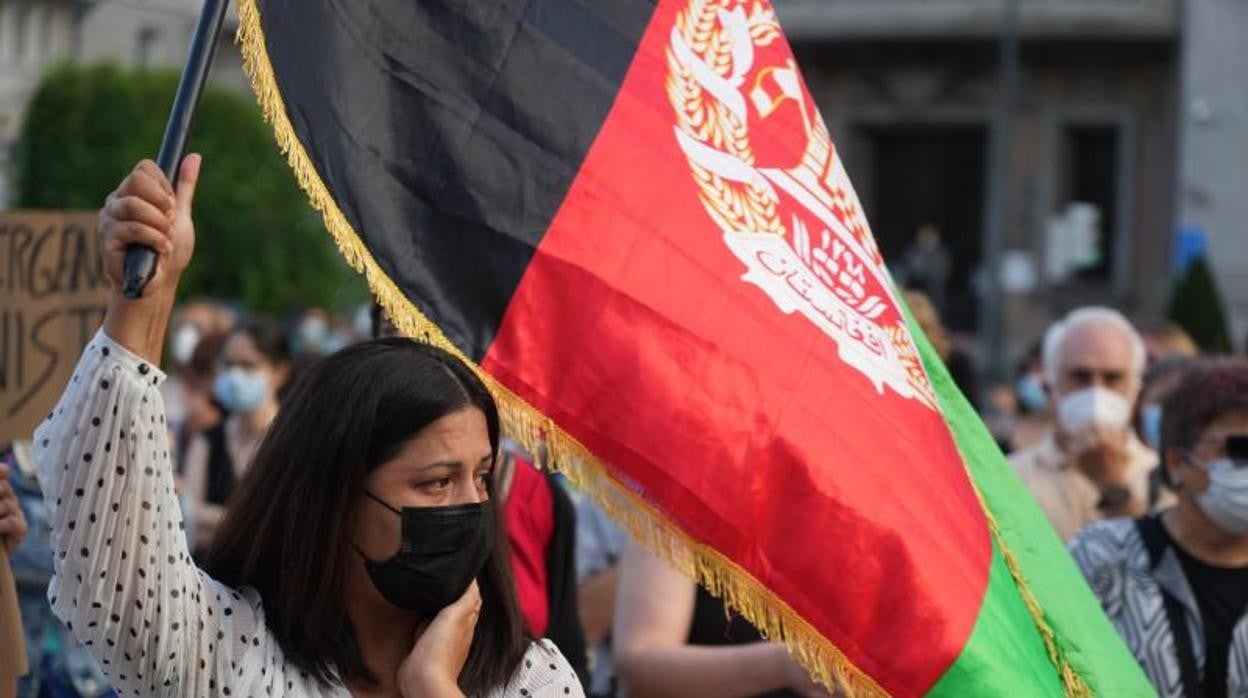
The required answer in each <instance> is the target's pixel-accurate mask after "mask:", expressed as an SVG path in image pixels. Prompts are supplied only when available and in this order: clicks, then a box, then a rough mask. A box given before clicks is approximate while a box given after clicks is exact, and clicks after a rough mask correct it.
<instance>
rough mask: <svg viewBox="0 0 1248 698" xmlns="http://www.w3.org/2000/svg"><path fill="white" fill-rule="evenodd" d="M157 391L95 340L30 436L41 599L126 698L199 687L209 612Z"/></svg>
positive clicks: (108, 343)
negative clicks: (48, 546)
mask: <svg viewBox="0 0 1248 698" xmlns="http://www.w3.org/2000/svg"><path fill="white" fill-rule="evenodd" d="M163 380H164V374H163V373H161V371H160V370H159V369H157V368H156V367H154V366H152V365H150V364H148V363H146V362H144V361H143V360H142V359H140V358H139V357H137V356H135V355H134V354H131V353H130V352H129V351H127V350H126V349H125V348H124V347H122V346H121V345H119V344H117V343H115V342H113V341H112V340H111V339H109V338H108V337H107V336H106V335H105V334H104V332H103V331H102V330H101V331H100V332H98V333H97V334H96V336H95V339H93V340H92V341H91V343H90V344H89V345H88V346H87V349H86V350H85V351H84V353H83V356H82V359H81V360H80V361H79V363H78V367H77V369H76V371H75V373H74V375H73V377H72V378H71V379H70V382H69V385H68V386H66V389H65V393H64V394H63V395H62V396H61V400H60V402H59V403H58V404H57V406H56V407H55V408H54V410H53V412H52V414H50V415H48V419H47V420H46V421H45V422H44V423H43V424H42V425H41V426H40V427H39V429H38V430H37V431H36V432H35V456H36V461H37V463H38V466H39V480H40V485H41V487H42V489H43V493H44V498H45V499H46V500H47V505H48V512H49V522H50V524H51V527H52V537H51V542H52V554H53V563H54V575H53V578H52V581H51V583H50V584H49V587H48V597H49V599H50V600H51V602H52V608H53V610H54V611H55V612H56V615H57V616H58V617H60V618H61V620H63V621H64V622H65V625H66V627H68V628H69V629H70V630H71V631H72V632H73V633H74V635H75V636H77V637H78V638H79V639H80V640H82V642H83V643H84V644H85V645H86V646H87V647H88V648H89V649H90V650H91V652H92V653H93V654H94V655H95V657H96V658H97V660H98V661H99V663H100V666H101V669H102V670H103V671H104V673H105V674H106V675H107V676H108V678H109V680H110V681H111V682H112V683H113V686H114V687H115V688H116V689H118V691H119V692H120V693H121V694H123V695H134V694H142V695H151V694H153V693H175V692H177V688H178V687H182V688H183V689H186V688H188V687H191V686H196V685H197V684H198V683H199V682H200V681H201V680H204V679H203V677H200V676H198V675H197V674H199V673H201V672H199V671H198V670H197V665H199V664H200V663H201V662H202V659H201V658H200V653H201V648H200V647H199V643H198V638H200V637H203V636H204V635H206V634H208V631H209V627H207V625H208V624H206V623H205V620H206V619H207V617H208V615H209V614H211V613H212V612H213V611H212V605H213V604H212V603H211V601H210V599H209V597H210V596H211V595H212V593H210V592H209V591H206V587H205V583H204V581H203V580H202V579H201V576H200V574H199V571H198V569H197V568H196V567H195V566H194V565H193V564H192V563H191V561H190V555H189V553H188V551H187V547H186V538H185V536H184V534H183V531H182V517H181V513H180V512H179V510H178V502H177V497H176V495H175V494H174V490H173V474H172V471H171V467H170V458H169V449H168V439H167V437H166V428H165V416H164V405H163V403H162V401H161V397H160V393H159V391H158V390H157V388H158V387H159V385H160V383H161V381H163ZM213 593H215V592H213ZM201 600H202V602H203V603H201ZM192 625H193V626H194V627H193V628H192V627H191V626H192ZM216 625H217V624H215V623H212V624H211V627H213V628H215V627H216ZM214 634H215V633H214Z"/></svg>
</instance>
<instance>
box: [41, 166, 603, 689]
mask: <svg viewBox="0 0 1248 698" xmlns="http://www.w3.org/2000/svg"><path fill="white" fill-rule="evenodd" d="M199 166H200V160H199V157H198V156H194V155H192V156H189V157H187V158H186V160H185V161H184V162H183V163H182V167H181V170H180V173H179V183H178V188H177V192H176V193H175V192H174V189H173V188H172V187H171V186H170V183H169V182H168V181H167V180H166V179H165V177H164V175H163V174H162V173H161V172H160V170H159V169H158V168H157V167H156V165H155V164H154V163H152V162H150V161H144V162H142V163H140V164H139V165H138V166H137V167H135V169H134V171H133V172H131V173H130V175H129V176H127V177H126V178H125V180H124V181H122V183H121V185H120V186H119V187H118V189H117V190H116V191H115V192H114V193H113V194H112V195H111V196H109V198H108V201H107V203H106V204H105V206H104V208H103V210H102V211H101V213H100V223H99V236H100V247H101V249H102V250H103V254H104V257H105V258H104V266H105V268H106V270H107V273H108V275H109V278H110V279H111V280H112V282H113V286H114V288H120V286H121V283H120V282H121V277H122V269H123V258H124V256H125V251H126V249H127V247H128V246H130V245H136V244H138V245H146V246H149V247H151V248H152V249H154V250H155V251H156V252H157V255H158V261H157V269H156V273H155V276H154V277H153V278H152V280H151V281H150V282H149V285H148V286H147V288H146V290H145V292H144V294H143V296H142V297H141V298H138V299H133V300H132V299H126V298H124V297H123V295H122V294H121V293H120V292H119V291H118V292H115V293H114V295H113V297H112V299H111V301H110V305H109V309H108V313H107V315H106V318H105V321H104V326H103V327H102V328H101V330H100V332H99V333H97V335H96V337H95V339H94V340H93V341H92V342H91V343H90V344H89V345H88V346H87V348H86V349H85V350H84V352H83V356H82V359H81V361H80V362H79V365H78V367H77V369H76V371H75V373H74V376H73V378H72V379H71V380H70V383H69V385H68V386H67V387H66V389H65V393H64V395H63V396H62V398H61V400H60V402H59V404H58V405H57V407H56V408H55V409H54V410H53V412H52V413H51V414H50V415H49V416H48V419H47V420H46V421H45V422H44V423H43V424H42V426H40V428H39V429H38V431H37V432H36V434H35V447H36V459H37V462H38V465H39V471H40V472H39V477H40V481H41V482H42V484H43V489H44V493H45V497H46V499H47V501H48V507H49V519H50V523H51V525H52V544H53V552H54V557H55V561H56V562H55V575H54V577H53V580H52V582H51V584H50V587H49V595H50V600H51V603H52V607H53V609H54V611H55V612H56V613H57V615H58V616H59V617H60V618H62V619H63V620H64V621H65V623H66V626H67V627H68V628H69V629H70V630H71V631H72V632H73V633H74V634H75V635H76V636H77V637H79V638H80V639H81V640H82V642H83V644H84V645H86V646H87V647H88V648H89V649H90V650H91V651H92V652H93V653H94V654H95V656H96V657H97V659H98V660H99V663H100V666H101V668H102V669H103V671H104V672H105V674H106V675H107V677H108V678H109V680H110V681H111V682H112V683H113V685H114V686H115V687H116V688H117V689H118V690H119V692H120V693H122V694H126V695H135V694H138V695H152V694H161V695H195V696H207V695H226V696H228V695H235V696H263V695H332V696H348V695H353V696H405V697H407V696H435V697H438V698H441V697H442V696H463V695H476V696H491V697H492V696H565V695H581V694H582V692H581V687H580V685H579V683H577V679H576V675H575V673H574V672H573V671H572V669H571V668H570V667H569V666H568V664H567V662H566V661H564V659H563V657H562V656H561V655H560V654H559V653H558V650H556V649H555V648H554V647H553V645H551V644H550V643H548V642H546V641H531V640H529V639H527V638H525V637H524V635H523V624H522V621H521V618H520V615H519V613H518V611H517V609H516V602H515V592H514V590H513V587H512V582H511V578H510V575H509V572H508V566H507V551H506V546H505V542H504V539H503V537H502V535H501V533H500V529H499V519H498V516H497V513H496V512H495V508H494V503H493V501H492V494H493V483H492V479H491V476H492V471H493V467H494V462H495V458H496V455H497V451H498V432H499V427H498V424H499V422H498V413H497V410H496V408H495V405H494V401H493V399H492V397H491V396H490V394H489V393H488V391H487V390H486V389H485V387H484V385H483V384H482V383H481V382H480V380H479V379H478V378H477V377H476V376H475V375H474V374H473V372H472V371H471V370H470V369H469V368H468V367H467V366H465V365H464V364H463V363H462V362H460V361H459V360H457V359H456V358H454V357H452V356H451V355H449V354H447V353H446V352H443V351H441V350H439V349H436V348H433V347H430V346H428V345H424V344H419V343H417V342H413V341H410V340H405V339H387V340H376V341H373V342H366V343H364V344H360V345H356V346H354V347H351V348H348V349H345V350H343V351H341V352H339V353H337V354H335V355H333V356H331V357H329V358H327V359H325V360H324V361H323V362H322V363H320V364H319V365H318V366H317V367H315V368H314V369H312V370H311V371H310V372H309V373H308V375H306V376H305V377H303V378H301V379H300V380H299V381H298V383H297V384H296V385H295V386H294V387H293V388H292V390H291V393H290V395H289V407H288V408H284V409H283V410H282V411H281V412H279V414H278V416H277V418H276V420H275V421H274V423H273V424H272V426H271V427H270V429H269V431H268V433H267V435H266V436H265V437H264V440H263V442H262V443H261V444H260V446H259V448H258V450H257V452H256V455H255V460H254V462H253V464H252V466H251V468H250V469H249V471H248V473H247V474H246V476H245V477H244V478H243V480H242V481H241V482H240V483H239V486H238V490H237V491H236V492H235V494H234V496H233V498H232V500H231V507H230V509H229V511H228V512H227V513H226V515H225V517H224V519H223V520H222V521H221V524H220V527H219V528H218V532H217V541H216V543H215V544H214V546H213V548H212V549H211V550H210V551H209V552H208V556H207V559H206V563H205V569H203V570H201V569H199V568H197V567H196V566H195V564H194V563H193V562H192V560H191V557H190V554H189V552H188V550H187V547H186V539H185V536H184V535H183V533H182V530H181V529H182V526H183V522H182V520H181V517H180V515H179V510H178V501H177V496H176V495H175V493H174V488H173V473H172V463H171V459H170V457H169V452H168V451H169V449H168V444H167V440H166V439H165V438H164V436H163V435H164V432H165V427H164V423H165V414H164V409H163V403H162V401H161V397H160V393H159V386H160V383H161V381H162V379H163V374H162V373H161V371H160V370H159V369H158V368H157V366H158V365H159V362H160V352H161V348H162V346H163V345H164V343H165V331H166V327H167V326H168V322H169V313H170V308H171V307H172V304H173V299H174V295H175V292H176V290H177V285H178V279H179V276H180V275H181V273H182V271H183V270H184V269H185V268H186V266H187V265H188V263H189V262H190V260H191V253H192V249H193V247H194V230H193V225H192V222H191V202H192V199H193V197H194V191H195V182H196V179H197V177H198V174H199Z"/></svg>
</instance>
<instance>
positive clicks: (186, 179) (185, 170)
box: [176, 153, 203, 215]
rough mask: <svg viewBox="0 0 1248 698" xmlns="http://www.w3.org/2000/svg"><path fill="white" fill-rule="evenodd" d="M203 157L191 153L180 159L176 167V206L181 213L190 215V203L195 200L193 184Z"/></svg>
mask: <svg viewBox="0 0 1248 698" xmlns="http://www.w3.org/2000/svg"><path fill="white" fill-rule="evenodd" d="M202 163H203V158H201V157H200V156H199V154H198V153H191V154H190V155H187V156H186V158H185V159H183V160H182V166H181V167H180V168H179V169H178V193H177V195H176V196H177V206H178V209H179V211H180V212H181V213H183V214H186V215H190V213H191V204H192V203H193V202H194V201H195V185H196V184H197V183H198V182H199V166H200V165H201V164H202Z"/></svg>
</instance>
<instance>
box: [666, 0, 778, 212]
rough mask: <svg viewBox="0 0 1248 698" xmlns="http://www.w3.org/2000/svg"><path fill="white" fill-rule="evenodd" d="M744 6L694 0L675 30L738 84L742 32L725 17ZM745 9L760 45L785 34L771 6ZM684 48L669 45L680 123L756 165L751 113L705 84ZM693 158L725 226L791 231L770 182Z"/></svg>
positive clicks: (670, 90) (670, 82) (671, 89)
mask: <svg viewBox="0 0 1248 698" xmlns="http://www.w3.org/2000/svg"><path fill="white" fill-rule="evenodd" d="M739 7H740V6H739V5H738V3H737V2H735V1H733V0H693V2H691V3H690V4H689V6H688V7H687V8H686V9H685V10H684V11H682V12H680V13H679V14H678V15H677V16H676V27H675V31H674V34H678V35H679V36H680V38H681V39H682V40H683V41H684V44H685V46H687V47H688V48H689V49H690V50H692V51H693V53H694V54H695V55H696V56H697V57H698V58H700V59H701V60H702V62H703V63H704V64H705V65H706V66H708V67H709V68H710V69H711V70H713V71H714V72H715V75H716V77H718V78H719V79H720V80H722V81H723V83H724V84H725V85H731V86H733V87H736V85H733V83H734V81H738V80H740V77H741V74H742V73H744V72H745V70H744V69H745V66H742V65H741V60H742V59H741V52H740V51H739V50H735V49H736V40H737V38H738V37H736V36H734V35H732V34H731V33H730V31H729V27H730V26H732V25H730V24H728V23H727V22H726V21H725V17H727V16H728V15H729V13H731V12H733V11H734V10H735V11H740V10H739V9H738V8H739ZM744 14H745V21H746V26H747V27H748V29H749V38H750V40H751V41H752V42H753V43H754V44H755V45H756V46H760V47H763V46H769V45H771V44H772V43H773V42H774V41H776V40H777V39H779V38H780V24H779V22H778V21H777V20H776V14H775V11H774V10H773V9H772V8H771V7H770V6H767V5H764V4H763V3H755V4H754V5H753V7H752V8H751V9H750V11H749V12H748V13H744ZM678 50H679V49H677V48H676V47H675V46H672V45H669V46H668V49H667V65H668V77H667V94H668V98H669V99H670V100H671V103H672V106H673V107H674V108H675V111H676V124H677V127H678V128H679V129H680V130H681V132H683V133H684V134H686V135H687V136H689V137H690V138H692V139H694V140H696V141H698V142H700V143H702V144H705V145H706V146H707V147H709V148H713V149H714V150H716V151H719V152H721V153H724V154H725V155H729V156H732V157H735V158H738V159H739V160H741V162H743V163H745V164H748V165H754V164H755V157H754V152H753V151H752V150H751V147H750V139H749V130H748V125H747V123H746V119H744V118H742V116H741V115H740V114H737V113H734V111H733V110H732V109H731V108H730V107H729V104H728V103H727V102H726V101H724V100H723V99H721V98H720V97H719V96H717V95H714V94H711V93H710V92H709V91H708V90H707V89H706V88H705V87H704V86H703V82H702V81H700V80H699V79H698V76H696V75H694V70H693V68H692V67H691V66H689V65H688V63H687V62H686V61H682V60H681V57H680V56H679V55H678V54H677V51H678ZM690 164H691V166H692V169H693V176H694V179H695V180H696V181H697V183H698V186H699V188H700V189H701V192H702V202H703V203H704V204H705V205H706V207H707V210H708V211H709V212H710V213H711V215H712V217H714V218H715V222H716V223H717V224H718V225H719V226H720V227H721V228H722V229H724V230H751V231H755V232H760V233H763V232H765V233H775V234H777V235H783V234H784V233H785V227H784V224H783V222H782V221H781V219H780V215H779V212H778V210H777V204H778V203H779V202H778V200H777V197H776V194H775V192H774V191H772V190H771V188H770V187H767V186H766V185H764V184H763V183H761V182H757V181H755V182H735V181H731V180H728V179H726V178H725V177H723V176H721V175H720V174H718V173H716V172H713V171H711V170H709V169H707V168H705V167H702V166H701V165H698V164H697V163H690Z"/></svg>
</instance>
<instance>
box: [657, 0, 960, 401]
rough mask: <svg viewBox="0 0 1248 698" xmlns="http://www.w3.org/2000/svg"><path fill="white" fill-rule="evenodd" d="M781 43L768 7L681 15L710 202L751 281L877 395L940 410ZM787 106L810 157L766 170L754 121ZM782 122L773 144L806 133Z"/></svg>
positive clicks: (683, 116) (737, 1)
mask: <svg viewBox="0 0 1248 698" xmlns="http://www.w3.org/2000/svg"><path fill="white" fill-rule="evenodd" d="M778 41H783V37H782V34H781V30H780V23H779V21H778V19H777V18H776V14H775V10H774V9H772V7H771V5H770V4H769V3H767V2H765V1H763V0H753V1H751V0H689V2H688V5H686V6H685V7H684V8H683V9H682V10H681V11H680V12H678V13H677V15H676V17H675V21H674V23H673V26H672V29H671V36H670V40H669V42H668V45H667V51H666V59H667V69H668V71H667V81H666V90H667V95H668V100H669V101H670V103H671V106H672V108H673V111H674V112H675V122H676V123H675V131H674V132H675V137H676V140H677V142H678V144H679V146H680V148H681V149H682V151H684V153H685V155H686V156H687V160H688V163H689V167H690V170H691V173H692V175H693V180H694V182H695V183H696V184H697V187H698V192H699V198H700V200H701V202H702V204H703V206H704V207H705V209H706V211H707V213H708V214H709V215H710V217H711V218H712V219H713V220H714V222H715V224H716V225H717V226H718V227H719V228H720V230H721V231H723V233H724V236H725V242H726V243H727V244H728V246H729V247H730V248H731V249H732V250H733V252H734V254H736V255H737V256H738V258H740V259H741V260H742V261H743V262H744V263H745V264H746V266H747V269H748V271H747V272H746V274H745V276H744V277H743V279H745V280H746V281H749V282H751V283H754V284H755V285H757V286H759V287H760V288H761V289H763V290H764V291H765V292H766V293H767V294H768V295H769V296H771V298H772V300H773V301H775V302H776V304H777V305H778V306H779V307H780V308H781V310H782V311H783V312H786V313H791V312H800V313H801V314H803V315H804V316H806V317H807V318H808V319H809V320H810V321H811V322H813V323H814V324H815V325H817V326H818V327H819V328H820V329H822V330H823V331H824V332H825V333H827V334H828V335H829V336H831V337H832V338H833V340H834V341H835V342H836V344H837V347H838V355H839V356H840V358H841V359H842V360H843V361H845V362H846V363H848V364H850V365H852V366H853V367H855V368H857V369H858V370H860V371H862V373H863V374H865V375H866V376H867V377H868V378H869V379H870V380H871V381H872V382H873V383H874V384H875V386H876V389H877V390H879V391H881V392H883V390H884V389H885V387H891V388H892V389H893V390H894V391H896V392H897V393H898V394H900V395H902V396H904V397H907V398H911V399H914V400H916V401H918V402H919V403H921V404H923V405H925V406H927V407H930V408H933V409H939V408H938V406H937V400H936V396H935V394H934V392H933V390H932V387H931V383H930V381H929V380H928V377H927V374H926V371H925V369H924V367H923V363H922V360H921V358H920V356H919V353H918V350H917V348H916V346H915V344H914V339H913V337H912V336H911V335H910V332H909V330H908V328H907V326H906V322H905V320H904V318H903V317H902V316H901V313H900V311H899V310H898V308H899V305H898V303H897V302H896V300H895V299H894V298H893V297H892V292H891V281H890V280H889V279H888V277H887V271H886V270H885V269H884V265H883V259H882V258H881V256H880V252H879V248H878V247H877V246H876V244H875V240H874V239H873V238H872V236H871V233H870V229H869V227H868V226H867V224H866V221H865V219H864V218H863V217H862V212H861V207H860V206H859V204H858V199H857V196H856V195H855V194H854V192H853V187H852V186H851V185H850V183H849V178H848V175H846V174H845V171H844V167H843V165H842V163H841V162H840V158H838V157H837V156H836V153H835V149H834V148H833V146H832V142H831V139H830V137H829V136H828V133H827V128H826V126H825V125H824V123H823V121H822V118H821V117H820V116H819V114H818V111H817V110H816V109H814V108H813V107H810V108H809V109H808V108H807V104H806V97H805V93H804V88H803V87H802V86H801V84H800V81H801V79H800V75H799V73H798V71H797V67H796V64H795V63H794V62H793V60H792V56H791V55H789V54H788V52H787V50H785V51H776V50H774V49H773V50H771V51H767V49H768V47H771V46H772V45H773V44H775V43H776V42H778ZM777 48H783V47H777ZM773 61H779V63H778V64H775V65H773V64H772V62H773ZM790 100H791V101H790ZM786 103H788V104H795V105H797V112H798V113H800V116H801V119H802V122H801V124H800V126H797V128H802V129H803V130H804V136H805V138H806V144H805V152H804V153H803V154H801V156H800V159H799V160H798V161H793V162H790V163H789V164H787V165H783V166H781V167H777V166H776V163H775V162H770V163H768V162H765V161H766V160H767V159H768V158H771V159H772V160H774V159H775V157H776V155H775V154H774V153H773V154H770V155H763V156H761V157H760V153H759V152H758V151H757V150H756V148H755V147H754V145H753V144H752V143H751V139H750V115H751V113H753V114H754V115H755V122H754V124H755V126H759V125H760V124H761V123H764V122H765V121H766V120H767V119H769V118H771V114H773V113H774V112H775V111H776V109H777V108H778V105H781V104H786ZM778 126H779V125H778V124H771V126H770V127H769V128H771V129H772V131H770V132H769V134H770V135H771V136H773V137H774V136H776V135H787V136H793V135H795V134H796V133H798V132H795V131H793V130H792V125H789V126H779V130H777V127H778ZM786 129H787V130H786ZM781 159H782V160H783V159H784V158H781ZM760 160H763V161H764V162H760ZM781 192H784V194H783V196H784V197H786V198H784V199H783V200H782V198H781V197H782V193H781ZM820 212H821V213H820ZM820 216H823V217H822V218H820ZM831 219H835V222H832V220H831ZM820 221H822V222H820Z"/></svg>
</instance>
